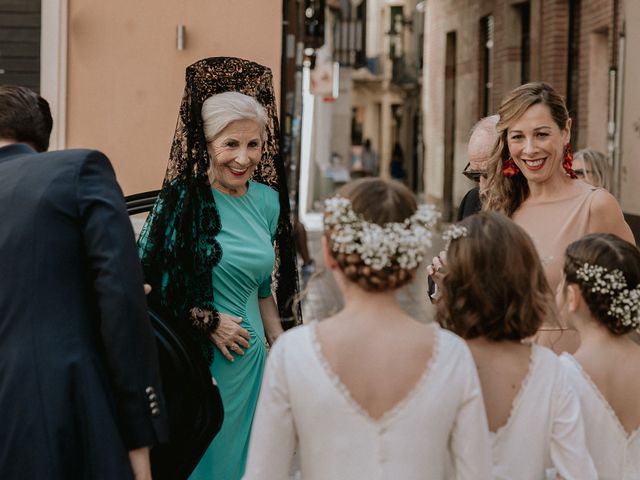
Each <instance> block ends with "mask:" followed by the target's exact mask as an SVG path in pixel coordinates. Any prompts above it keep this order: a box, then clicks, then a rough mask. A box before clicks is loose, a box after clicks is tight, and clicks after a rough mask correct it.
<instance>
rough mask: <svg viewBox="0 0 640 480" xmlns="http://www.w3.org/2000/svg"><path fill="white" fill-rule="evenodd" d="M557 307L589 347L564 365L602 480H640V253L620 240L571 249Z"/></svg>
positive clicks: (593, 238) (595, 240)
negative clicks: (635, 335)
mask: <svg viewBox="0 0 640 480" xmlns="http://www.w3.org/2000/svg"><path fill="white" fill-rule="evenodd" d="M556 300H557V302H558V307H559V308H560V312H561V314H562V315H563V316H564V318H565V320H566V321H567V323H568V324H569V325H572V326H573V327H575V328H576V329H577V330H578V332H579V333H580V338H581V339H582V342H581V344H580V348H579V349H578V351H577V352H576V353H575V354H574V355H573V356H571V355H569V354H568V353H564V354H562V356H561V357H560V361H561V363H562V364H563V367H564V368H565V371H566V373H567V376H568V378H569V380H570V382H571V384H572V385H573V387H574V389H575V390H576V391H577V393H578V397H579V398H580V403H581V406H582V412H583V415H584V419H585V430H586V434H587V445H588V447H589V450H590V452H591V456H592V457H593V460H594V462H595V465H596V469H597V470H598V478H599V479H600V480H631V479H638V478H640V433H639V432H640V380H639V379H640V347H639V346H638V345H637V344H636V343H635V342H634V341H633V340H631V339H630V338H629V335H628V334H629V333H631V332H632V331H634V330H637V329H638V327H640V252H639V251H638V249H637V248H636V247H635V246H634V245H631V244H630V243H628V242H625V241H624V240H622V239H620V238H619V237H616V236H615V235H607V234H593V235H587V236H586V237H584V238H582V239H580V240H577V241H576V242H573V243H572V244H571V245H569V247H568V248H567V252H566V255H565V262H564V279H563V282H562V283H561V285H560V286H559V287H558V291H557V293H556Z"/></svg>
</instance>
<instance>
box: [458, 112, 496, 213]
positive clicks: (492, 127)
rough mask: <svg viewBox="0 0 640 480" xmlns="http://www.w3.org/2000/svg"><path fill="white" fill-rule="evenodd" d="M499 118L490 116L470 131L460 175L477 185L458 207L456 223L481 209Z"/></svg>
mask: <svg viewBox="0 0 640 480" xmlns="http://www.w3.org/2000/svg"><path fill="white" fill-rule="evenodd" d="M499 119H500V117H498V115H491V116H490V117H485V118H483V119H481V120H480V121H478V123H476V124H475V125H474V126H473V128H472V129H471V136H470V137H469V144H468V145H467V158H468V159H469V161H468V162H467V165H466V166H465V167H464V170H463V171H462V174H463V175H464V176H465V177H467V178H468V179H469V180H471V181H472V182H475V183H477V184H478V185H477V186H475V187H473V188H472V189H471V190H469V191H468V192H467V193H466V194H465V196H464V197H463V199H462V202H460V207H458V216H457V218H458V221H460V220H462V219H463V218H465V217H468V216H469V215H473V214H474V213H477V212H479V211H480V210H481V209H482V200H481V199H482V196H483V195H484V192H485V191H486V189H487V166H488V163H489V159H490V158H491V152H492V151H493V148H494V146H495V143H496V141H497V140H498V132H497V131H496V124H497V123H498V120H499Z"/></svg>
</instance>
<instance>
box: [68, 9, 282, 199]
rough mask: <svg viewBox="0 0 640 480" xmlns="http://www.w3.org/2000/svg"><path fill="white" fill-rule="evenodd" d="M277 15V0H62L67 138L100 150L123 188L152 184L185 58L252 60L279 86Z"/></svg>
mask: <svg viewBox="0 0 640 480" xmlns="http://www.w3.org/2000/svg"><path fill="white" fill-rule="evenodd" d="M281 21H282V2H281V1H280V0H177V1H176V0H161V1H159V0H133V1H132V0H109V1H103V2H95V1H91V0H69V35H68V45H69V47H68V84H67V89H68V90H67V138H66V143H67V147H69V148H74V147H91V148H97V149H99V150H102V151H103V152H105V153H106V154H107V155H108V156H109V158H111V161H112V162H113V164H114V166H115V169H116V174H117V176H118V180H119V181H120V184H121V185H122V188H123V190H124V192H125V194H131V193H136V192H140V191H144V190H151V189H154V188H159V187H160V185H161V182H162V179H163V177H164V170H165V166H166V162H167V156H168V152H169V146H170V143H171V139H172V137H173V131H174V128H175V123H176V119H177V113H178V107H179V104H180V99H181V97H182V92H183V89H184V69H185V67H186V66H187V65H189V64H191V63H193V62H194V61H196V60H198V59H200V58H204V57H209V56H221V55H224V56H238V57H242V58H246V59H250V60H254V61H256V62H258V63H261V64H263V65H266V66H268V67H270V68H271V70H272V71H273V75H274V84H275V85H274V86H275V88H276V92H277V93H278V95H279V87H280V83H279V82H280V54H281ZM178 24H184V25H185V26H186V32H187V37H186V49H185V50H183V51H178V50H177V49H176V26H177V25H178Z"/></svg>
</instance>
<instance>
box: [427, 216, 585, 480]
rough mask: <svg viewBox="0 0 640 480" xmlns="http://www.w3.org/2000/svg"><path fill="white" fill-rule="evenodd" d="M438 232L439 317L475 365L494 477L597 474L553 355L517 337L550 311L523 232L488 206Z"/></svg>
mask: <svg viewBox="0 0 640 480" xmlns="http://www.w3.org/2000/svg"><path fill="white" fill-rule="evenodd" d="M445 236H446V237H447V238H448V240H449V242H450V244H449V246H448V251H447V255H446V267H444V268H446V272H445V275H444V279H443V281H442V296H441V298H440V300H439V301H438V314H437V316H438V321H439V322H440V323H441V324H442V325H443V326H445V327H447V328H449V329H451V330H453V331H454V332H455V333H457V334H458V335H460V336H462V337H463V338H465V339H466V340H467V344H468V345H469V348H470V349H471V353H472V354H473V358H474V360H475V362H476V365H477V368H478V373H479V376H480V384H481V385H482V392H483V396H484V403H485V407H486V414H487V419H488V423H489V429H490V431H491V436H492V447H493V465H494V466H493V474H494V478H496V479H499V480H514V479H518V480H541V479H544V478H548V477H551V478H555V472H557V473H558V474H559V475H561V477H562V478H564V479H567V480H590V479H596V472H595V468H594V466H593V461H592V460H591V457H590V456H589V453H588V451H587V447H586V442H585V434H584V425H583V421H582V417H581V414H580V405H579V402H578V398H577V396H576V394H575V392H574V391H573V390H572V389H571V387H570V385H569V383H568V381H567V379H566V376H565V374H564V372H563V370H562V368H561V365H560V361H559V359H558V357H556V355H555V354H554V353H553V352H552V351H551V350H549V349H547V348H545V347H542V346H540V345H532V344H530V343H524V342H523V340H524V339H526V338H527V337H529V336H531V335H533V334H535V332H536V331H537V330H538V328H539V327H540V325H541V324H542V321H543V319H545V318H549V315H553V314H554V311H555V309H554V303H553V295H552V293H551V291H550V289H549V286H548V284H547V280H546V278H545V275H544V270H543V268H542V265H541V263H540V259H539V257H538V254H537V252H536V250H535V247H534V245H533V242H532V241H531V239H530V237H529V236H528V235H527V233H526V232H525V231H524V230H523V229H522V228H521V227H519V226H517V225H516V224H515V223H513V222H512V221H511V220H509V219H508V218H507V217H506V216H503V215H502V214H499V213H495V212H482V213H479V214H477V215H473V216H471V217H467V218H466V219H465V220H463V221H462V222H461V223H459V224H456V225H454V226H453V227H452V228H451V229H450V230H449V231H448V232H447V233H446V235H445ZM554 469H555V471H554Z"/></svg>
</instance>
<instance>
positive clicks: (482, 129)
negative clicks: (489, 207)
mask: <svg viewBox="0 0 640 480" xmlns="http://www.w3.org/2000/svg"><path fill="white" fill-rule="evenodd" d="M498 120H500V117H499V116H498V115H491V116H490V117H485V118H483V119H481V120H480V121H479V122H478V123H476V124H475V125H474V126H473V127H472V128H471V136H470V137H469V144H468V145H467V157H468V158H469V162H468V163H467V166H466V167H464V170H463V171H462V174H463V175H464V176H465V177H467V178H468V179H469V180H471V181H472V182H475V183H477V184H478V185H477V186H476V187H474V188H472V189H471V190H469V191H468V192H467V193H466V195H465V196H464V198H463V199H462V202H460V207H458V215H457V218H456V220H457V221H458V222H459V221H460V220H462V219H463V218H465V217H468V216H469V215H473V214H474V213H478V212H479V211H480V210H481V209H482V195H483V192H484V191H485V190H486V189H487V186H488V182H487V166H488V164H489V159H490V158H491V153H492V152H493V147H494V146H495V143H496V141H497V140H498V133H497V132H496V125H497V124H498ZM442 262H443V259H441V258H440V256H435V257H434V258H433V261H432V263H431V265H429V267H428V269H427V271H428V272H429V276H428V277H427V286H428V295H429V299H430V300H431V301H432V302H433V301H434V300H435V299H436V298H437V296H438V287H437V286H436V282H438V283H439V282H440V281H442V278H443V276H444V272H445V267H444V265H443V263H442Z"/></svg>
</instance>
